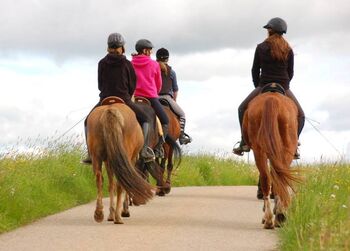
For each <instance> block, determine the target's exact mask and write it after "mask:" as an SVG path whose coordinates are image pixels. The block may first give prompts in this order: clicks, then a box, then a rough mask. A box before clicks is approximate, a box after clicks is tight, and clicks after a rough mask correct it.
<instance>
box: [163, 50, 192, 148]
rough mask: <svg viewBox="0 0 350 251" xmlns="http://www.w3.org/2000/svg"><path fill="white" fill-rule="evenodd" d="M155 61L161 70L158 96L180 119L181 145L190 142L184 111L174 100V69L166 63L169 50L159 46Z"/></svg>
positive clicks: (176, 90) (175, 83) (175, 87)
mask: <svg viewBox="0 0 350 251" xmlns="http://www.w3.org/2000/svg"><path fill="white" fill-rule="evenodd" d="M156 57H157V61H158V62H159V65H160V69H161V71H162V89H161V90H160V93H159V95H160V96H159V97H160V98H163V99H165V100H167V101H168V103H169V105H170V106H171V108H172V109H173V110H174V112H175V114H176V115H177V116H179V120H180V138H179V142H180V144H181V145H183V144H184V145H186V144H188V143H191V141H192V139H191V137H190V136H188V135H187V134H186V133H185V123H186V117H185V113H184V111H183V110H182V109H181V107H180V106H179V105H178V103H177V102H176V98H177V93H178V90H179V88H178V85H177V81H176V73H175V71H174V70H173V69H172V68H171V67H170V66H169V65H168V60H169V51H168V50H167V49H165V48H160V49H159V50H157V53H156Z"/></svg>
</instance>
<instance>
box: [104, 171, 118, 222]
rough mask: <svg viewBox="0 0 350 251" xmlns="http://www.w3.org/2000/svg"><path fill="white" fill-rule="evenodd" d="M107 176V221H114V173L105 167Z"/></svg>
mask: <svg viewBox="0 0 350 251" xmlns="http://www.w3.org/2000/svg"><path fill="white" fill-rule="evenodd" d="M106 169H107V174H108V191H109V216H108V221H114V217H115V206H114V205H115V202H114V200H115V192H116V191H115V190H116V183H115V179H114V173H113V171H112V170H111V168H110V167H109V166H108V165H106Z"/></svg>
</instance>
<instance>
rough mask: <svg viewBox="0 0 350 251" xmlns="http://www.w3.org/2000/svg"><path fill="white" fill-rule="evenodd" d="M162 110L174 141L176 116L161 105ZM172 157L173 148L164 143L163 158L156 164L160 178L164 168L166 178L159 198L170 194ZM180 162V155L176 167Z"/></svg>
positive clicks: (176, 130) (176, 136) (178, 134)
mask: <svg viewBox="0 0 350 251" xmlns="http://www.w3.org/2000/svg"><path fill="white" fill-rule="evenodd" d="M163 104H164V103H163ZM163 108H164V111H165V112H166V114H167V115H168V118H169V132H168V133H169V135H170V136H171V138H173V139H174V140H175V141H176V140H178V139H179V137H180V121H179V119H178V116H177V115H176V114H175V113H174V112H173V111H171V109H170V108H169V106H167V105H163ZM173 157H174V147H173V146H172V145H171V144H169V143H166V144H165V145H164V158H162V159H161V161H160V163H159V161H158V164H159V165H160V167H161V172H162V174H161V176H162V177H163V176H164V172H165V166H166V169H167V178H166V181H165V184H164V186H163V187H162V188H160V189H159V191H158V193H157V194H158V195H160V196H163V195H165V194H168V193H170V190H171V175H172V172H173V168H174V161H173ZM180 162H181V155H180V156H179V162H178V163H177V166H179V165H180Z"/></svg>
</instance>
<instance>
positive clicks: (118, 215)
mask: <svg viewBox="0 0 350 251" xmlns="http://www.w3.org/2000/svg"><path fill="white" fill-rule="evenodd" d="M123 193H124V191H123V188H122V187H121V186H120V185H119V184H117V207H116V211H115V217H114V224H124V222H123V221H122V217H121V213H122V210H123V201H124V200H123V199H124V194H123Z"/></svg>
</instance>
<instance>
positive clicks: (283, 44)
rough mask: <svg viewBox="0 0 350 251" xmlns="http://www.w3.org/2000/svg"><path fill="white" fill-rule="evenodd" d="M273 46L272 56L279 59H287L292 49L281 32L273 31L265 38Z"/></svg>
mask: <svg viewBox="0 0 350 251" xmlns="http://www.w3.org/2000/svg"><path fill="white" fill-rule="evenodd" d="M265 41H266V42H267V43H268V44H269V45H270V47H271V56H272V58H273V59H276V60H278V61H287V59H288V55H289V52H290V50H291V49H292V48H291V47H290V45H289V44H288V42H287V41H286V40H285V39H284V37H283V36H282V35H281V34H278V33H272V34H270V35H269V37H268V38H266V40H265Z"/></svg>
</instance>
